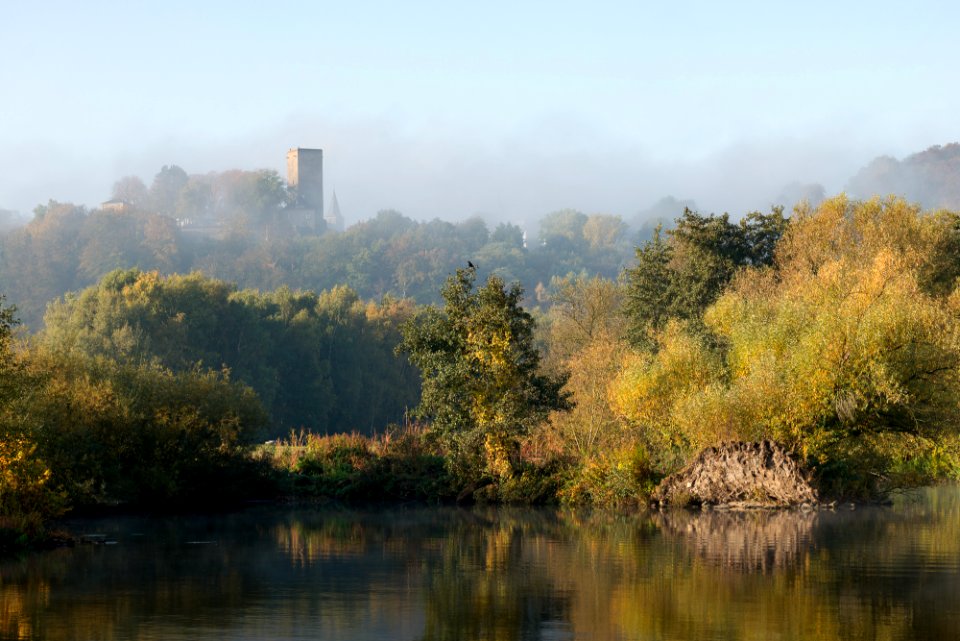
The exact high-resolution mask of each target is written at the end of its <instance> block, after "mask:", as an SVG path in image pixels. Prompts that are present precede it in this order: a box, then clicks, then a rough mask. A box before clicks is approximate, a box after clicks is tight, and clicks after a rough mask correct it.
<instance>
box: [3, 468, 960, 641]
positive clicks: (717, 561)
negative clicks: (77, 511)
mask: <svg viewBox="0 0 960 641" xmlns="http://www.w3.org/2000/svg"><path fill="white" fill-rule="evenodd" d="M69 525H70V527H71V528H72V530H73V531H74V532H76V533H78V534H83V535H85V536H86V538H87V539H88V540H90V541H91V543H87V544H83V545H78V546H76V547H73V548H64V549H59V550H53V551H50V552H43V553H36V554H30V555H27V556H24V557H22V558H18V559H12V560H7V561H3V562H0V636H2V638H4V639H50V640H58V639H97V640H113V639H143V640H147V639H184V640H186V639H190V640H198V639H275V640H287V639H356V640H363V639H391V640H393V639H397V640H403V639H431V640H432V639H578V640H580V639H593V640H606V639H651V640H654V639H656V640H659V639H664V640H666V639H676V640H692V639H704V640H708V639H715V640H721V639H722V640H740V639H756V640H758V641H760V640H763V641H770V640H793V639H823V640H828V639H829V640H833V639H858V640H860V639H862V640H874V639H884V640H891V641H892V640H900V639H902V640H904V641H906V640H911V641H922V640H926V639H930V640H934V639H935V640H937V641H941V640H949V639H960V488H958V487H955V486H946V487H940V488H931V489H926V490H922V491H920V492H917V493H913V494H909V495H904V496H900V497H897V498H896V500H895V502H894V505H893V506H892V507H858V508H856V509H850V508H849V507H846V506H844V507H840V508H838V509H836V510H834V511H830V510H820V511H816V512H793V511H791V512H745V513H743V512H741V513H728V512H719V511H712V512H697V513H688V512H671V513H638V514H618V513H614V512H605V511H582V510H541V509H519V508H496V509H494V508H477V509H458V508H448V507H433V508H422V507H421V508H406V509H399V508H391V509H377V510H345V509H330V508H303V507H298V508H284V507H275V506H273V507H255V508H250V509H246V510H243V511H240V512H235V513H229V514H220V515H212V516H189V517H187V516H180V517H145V516H127V517H123V518H109V519H97V520H76V521H72V522H70V524H69Z"/></svg>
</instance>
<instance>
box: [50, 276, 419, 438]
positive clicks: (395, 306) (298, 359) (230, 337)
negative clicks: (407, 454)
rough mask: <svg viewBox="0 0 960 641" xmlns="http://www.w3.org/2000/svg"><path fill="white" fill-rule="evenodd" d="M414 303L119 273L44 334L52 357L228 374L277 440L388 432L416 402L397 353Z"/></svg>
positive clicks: (57, 307) (59, 309) (70, 306)
mask: <svg viewBox="0 0 960 641" xmlns="http://www.w3.org/2000/svg"><path fill="white" fill-rule="evenodd" d="M412 312H413V308H412V305H411V304H410V303H409V301H396V300H391V299H385V300H383V301H382V302H381V303H379V304H374V303H363V302H361V301H360V300H359V298H358V297H357V295H356V294H355V293H354V292H353V291H351V290H350V289H348V288H346V287H337V288H334V289H333V290H331V291H328V292H323V293H320V294H315V293H312V292H294V291H291V290H289V289H286V288H282V289H279V290H277V291H274V292H271V293H268V294H260V293H258V292H254V291H249V290H244V291H241V290H238V289H237V288H236V286H234V285H231V284H228V283H225V282H223V281H219V280H214V279H211V278H207V277H205V276H203V275H201V274H199V273H193V274H189V275H186V276H180V275H174V276H169V277H163V276H160V275H159V274H157V273H156V272H141V271H139V270H136V269H134V270H128V271H114V272H111V273H109V274H108V275H107V276H105V277H104V278H103V279H102V280H101V281H100V283H99V284H98V285H97V286H95V287H90V288H87V289H86V290H83V291H82V292H79V293H78V294H75V295H69V296H67V297H66V298H65V299H64V300H62V301H58V302H55V303H53V304H52V305H51V306H50V308H49V310H48V312H47V315H46V329H45V330H44V331H43V332H42V334H41V335H40V337H39V340H40V342H41V343H42V344H43V345H45V346H46V347H47V348H48V349H49V350H52V351H58V352H64V353H69V354H76V355H81V356H83V357H97V358H100V357H103V358H107V359H110V360H112V361H116V362H118V363H124V364H129V365H137V364H140V363H149V364H156V365H159V366H162V367H164V368H168V369H170V370H172V371H176V372H187V371H191V370H193V369H194V368H201V369H212V370H214V371H220V370H224V369H225V370H227V371H229V372H230V375H231V377H232V378H233V380H236V381H239V382H243V383H245V384H247V385H249V386H250V387H252V388H253V389H254V390H255V391H256V393H257V394H258V396H259V397H260V400H261V401H262V402H263V404H264V406H265V407H266V409H267V411H268V412H269V414H270V417H271V419H272V423H273V431H272V433H271V436H276V435H279V434H284V433H286V432H287V431H288V430H289V429H291V428H297V427H301V426H309V427H310V428H311V429H313V430H316V431H319V432H341V431H351V430H360V431H363V432H365V433H372V432H373V431H376V430H379V429H383V427H385V426H386V425H387V424H388V423H391V422H394V423H399V422H402V420H403V417H404V413H405V411H406V409H407V408H408V407H412V406H413V405H415V404H416V402H417V394H418V385H417V376H416V374H415V372H414V371H413V370H412V369H411V368H410V366H409V365H408V364H407V363H406V362H405V361H403V360H399V359H396V358H395V357H394V355H393V348H394V346H395V345H396V343H397V342H398V341H399V337H400V335H399V325H400V324H401V323H402V322H403V321H404V320H406V319H407V318H408V317H410V315H411V314H412Z"/></svg>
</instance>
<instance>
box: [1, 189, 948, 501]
mask: <svg viewBox="0 0 960 641" xmlns="http://www.w3.org/2000/svg"><path fill="white" fill-rule="evenodd" d="M570 217H571V218H575V216H573V215H572V214H570ZM588 221H589V219H588ZM413 225H416V224H415V223H414V224H413ZM584 226H586V223H585V224H584ZM361 228H362V226H361ZM416 228H418V227H415V229H416ZM558 244H559V243H558ZM548 246H549V245H548ZM481 249H482V247H481ZM472 256H473V258H472V259H471V261H472V260H476V256H477V254H472ZM958 256H960V215H958V214H956V213H953V212H949V211H935V212H924V211H922V210H921V209H920V208H919V207H918V206H913V205H910V204H908V203H906V202H904V201H902V200H898V199H895V198H891V199H885V200H881V199H873V200H868V201H855V200H850V199H847V198H845V197H842V196H841V197H837V198H834V199H831V200H827V201H825V202H824V203H822V204H821V205H819V206H818V207H817V208H815V209H813V208H810V207H800V208H798V209H797V210H796V211H795V212H794V214H793V216H792V217H790V218H787V217H785V216H784V215H783V212H782V211H780V210H774V211H772V212H771V213H769V214H751V215H748V216H746V217H744V218H743V219H742V220H740V221H737V222H733V221H731V220H730V219H729V217H728V216H726V215H722V216H714V215H711V216H703V215H699V214H696V213H694V212H690V211H687V212H685V213H684V214H683V215H682V216H680V217H679V218H678V219H677V220H676V221H675V225H674V227H673V228H671V229H669V230H657V231H656V232H655V233H654V235H653V237H652V238H651V239H650V240H649V241H647V242H646V243H644V244H642V245H641V246H640V247H639V248H637V249H636V259H635V262H634V263H633V264H632V265H631V266H629V267H628V268H627V269H625V270H624V271H623V272H622V273H621V274H620V275H619V278H617V279H613V278H609V277H605V276H602V275H584V274H582V273H581V274H577V273H573V274H569V275H566V276H563V277H555V278H553V279H551V280H550V281H549V282H548V284H546V285H545V286H544V287H543V288H541V291H540V292H539V294H540V296H541V297H542V298H543V299H544V300H545V301H549V303H550V304H549V305H548V306H544V307H543V308H542V309H540V308H536V306H529V305H527V304H526V301H528V300H529V299H527V298H525V297H524V296H525V295H524V291H523V289H522V288H521V287H520V286H519V285H518V284H512V285H511V284H509V283H508V281H506V280H505V279H503V278H501V277H500V276H498V275H497V274H490V275H487V276H486V277H484V276H483V275H482V274H480V273H479V270H478V269H477V268H476V267H474V266H472V265H469V264H468V266H466V267H463V266H461V267H460V268H459V269H457V270H456V272H455V273H453V274H451V275H448V277H447V279H446V282H445V284H444V286H443V287H442V288H441V289H440V291H439V299H440V303H439V304H434V305H428V306H416V305H414V304H413V303H412V302H411V301H409V300H400V299H392V298H389V297H386V298H383V299H381V300H380V302H379V303H364V302H361V297H360V296H359V295H358V294H357V293H356V292H354V291H352V290H350V289H347V288H344V287H339V288H334V289H331V290H329V291H326V292H324V293H320V294H313V293H309V292H303V291H293V290H289V289H278V290H276V291H273V292H272V293H266V294H264V293H259V292H256V291H253V290H242V289H239V288H237V287H236V286H234V285H230V284H227V283H225V282H223V281H218V280H215V279H211V278H209V277H207V276H203V275H200V274H191V275H187V276H163V275H160V274H159V273H156V272H144V271H140V270H129V271H115V272H111V273H110V274H109V275H108V276H106V277H105V278H103V279H102V280H101V281H100V282H99V284H98V285H97V286H95V287H91V288H89V289H87V290H85V291H82V292H80V293H78V294H74V295H69V296H67V297H66V298H64V299H63V300H61V301H59V302H57V303H55V304H53V305H51V306H50V308H49V311H48V313H47V318H46V328H45V329H44V331H43V332H41V333H40V334H39V335H38V336H36V337H34V338H32V339H31V340H30V341H29V342H28V343H26V344H23V345H21V346H20V347H19V348H18V347H16V346H15V344H14V342H13V340H14V339H13V324H14V323H13V313H12V311H11V310H10V309H9V308H5V310H4V312H3V317H2V320H3V322H2V323H0V329H2V332H0V339H2V340H0V348H2V349H0V356H2V359H0V364H2V367H3V368H4V372H3V376H2V377H0V380H2V381H3V382H4V387H3V388H2V390H0V392H2V394H3V398H2V399H0V400H2V408H3V420H2V423H0V426H2V428H3V430H4V432H3V433H4V435H5V436H4V438H3V439H2V440H3V443H4V445H3V446H4V448H5V449H4V450H3V452H0V455H2V456H4V457H5V459H4V460H5V463H6V464H5V467H4V470H6V472H5V475H4V476H3V477H2V478H3V482H4V483H5V484H6V485H5V486H4V487H3V488H0V497H5V498H3V499H2V500H4V501H7V503H6V504H5V507H3V510H4V511H3V513H4V514H8V515H9V514H17V511H16V506H18V505H19V506H21V507H22V506H43V505H49V506H50V508H49V509H48V510H47V512H51V511H52V512H55V511H56V510H55V509H54V508H55V507H56V506H57V505H59V504H60V503H59V502H60V501H64V502H70V503H72V504H77V503H82V502H84V501H87V502H89V501H94V500H112V501H117V500H121V501H143V500H148V501H154V500H161V499H162V500H166V501H177V500H178V497H179V498H180V499H182V498H183V497H191V496H202V495H204V492H202V491H200V490H203V489H206V490H210V489H211V488H215V487H222V482H221V481H217V480H216V479H221V478H228V479H232V480H231V481H230V483H229V487H230V488H231V489H234V490H236V491H237V492H241V493H242V492H244V491H247V492H255V491H259V492H265V493H268V494H269V493H270V492H274V493H276V492H282V493H285V494H293V495H307V496H314V497H316V496H321V497H327V498H330V497H336V498H342V499H348V500H368V499H378V500H397V499H400V500H411V499H416V500H434V501H436V500H453V499H459V500H492V501H509V502H540V501H566V502H571V503H584V502H586V503H593V504H600V505H611V504H620V503H631V502H634V503H635V502H638V501H642V500H643V497H644V496H646V494H647V493H648V492H649V490H650V489H651V488H652V487H653V485H654V484H655V483H656V482H657V481H658V480H659V479H660V478H662V477H663V476H664V475H665V474H667V473H669V472H671V471H673V470H675V469H677V468H678V467H679V466H681V465H683V464H684V463H685V462H686V461H688V460H689V459H690V457H691V456H692V455H694V454H695V453H696V452H697V451H699V450H700V449H701V448H703V447H705V446H708V445H711V444H714V443H717V442H718V441H721V440H727V439H744V440H756V439H762V438H770V439H774V440H777V441H780V442H781V443H783V444H785V445H786V446H787V447H789V448H791V449H792V450H793V451H795V452H796V453H797V455H798V456H799V457H800V458H802V459H803V461H804V462H805V463H806V464H807V465H809V466H810V468H811V469H812V470H813V472H814V474H815V475H816V480H817V481H818V483H819V485H820V487H821V488H822V491H823V492H824V493H825V494H826V495H828V496H835V497H859V498H864V497H876V496H878V495H880V494H882V493H884V492H886V491H889V490H890V489H892V488H896V487H906V486H912V485H917V484H922V483H926V482H930V481H931V480H934V479H938V478H945V477H956V476H958V475H960V440H958V435H960V405H958V404H957V400H956V399H957V398H960V376H958V375H960V342H958V340H957V337H958V336H960V302H958V301H960V287H958V278H960V260H958V259H957V257H958ZM535 297H536V294H535V295H534V300H535ZM395 350H399V351H395ZM405 359H409V363H408V362H407V361H406V360H405ZM410 363H412V364H413V366H415V367H416V369H417V370H418V371H419V374H420V377H419V378H418V377H417V375H416V370H414V369H412V366H411V364H410ZM421 380H422V392H419V391H418V390H419V387H418V385H419V383H420V381H421ZM75 417H79V418H75ZM404 418H406V419H407V420H406V425H407V427H406V428H405V429H401V428H396V427H394V428H388V426H387V424H388V423H390V422H399V421H400V420H402V419H404ZM301 425H302V426H303V427H305V428H306V429H307V431H305V432H299V433H295V434H294V435H293V436H292V437H291V438H288V439H284V440H281V441H280V442H278V443H275V444H273V445H267V446H260V447H258V448H256V449H251V447H250V446H251V445H252V444H253V443H255V442H257V441H258V440H260V441H262V440H263V439H264V438H266V437H267V436H270V435H275V434H277V433H278V431H284V430H288V429H289V428H290V427H298V426H301ZM369 428H372V429H373V430H375V431H377V433H378V435H377V436H376V437H374V438H368V437H364V436H360V435H354V436H343V435H337V436H322V435H320V434H322V433H324V432H328V431H339V430H368V429H369ZM271 429H272V430H274V431H273V432H272V434H271V432H270V430H271ZM258 466H260V467H258ZM257 470H259V471H257ZM244 479H246V481H244ZM245 483H246V484H247V485H245ZM244 487H247V488H257V489H256V490H253V489H248V490H243V489H242V488H244ZM44 501H46V503H44ZM11 506H13V507H11ZM25 513H26V514H31V513H32V512H30V511H29V510H27V511H26V512H25ZM21 516H22V515H21ZM23 518H27V517H23Z"/></svg>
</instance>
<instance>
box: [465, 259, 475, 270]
mask: <svg viewBox="0 0 960 641" xmlns="http://www.w3.org/2000/svg"><path fill="white" fill-rule="evenodd" d="M467 267H469V268H470V269H476V268H477V266H476V265H474V264H473V263H471V262H470V261H469V260H468V261H467Z"/></svg>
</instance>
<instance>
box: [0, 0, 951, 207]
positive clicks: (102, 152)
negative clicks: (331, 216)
mask: <svg viewBox="0 0 960 641" xmlns="http://www.w3.org/2000/svg"><path fill="white" fill-rule="evenodd" d="M131 4H132V5H133V6H127V3H121V2H96V1H86V2H72V1H71V2H42V1H40V2H36V3H26V2H14V1H13V0H0V96H2V97H0V207H6V208H15V209H19V210H21V211H29V209H31V208H32V207H33V206H34V205H35V204H37V203H39V202H44V201H46V199H47V198H51V197H52V198H56V199H59V200H71V201H75V202H80V203H85V204H88V205H95V204H96V203H97V202H99V201H100V200H103V199H105V198H107V197H108V196H109V195H110V189H111V185H112V183H113V181H114V180H115V179H116V178H118V177H120V176H122V175H126V174H136V175H139V176H141V177H142V178H143V179H144V180H145V181H146V182H147V183H148V184H149V182H150V180H151V178H152V176H153V174H154V173H156V171H157V170H158V169H159V167H160V166H161V165H163V164H170V163H175V164H179V165H181V166H182V167H184V169H186V170H187V171H188V172H191V173H193V172H198V173H201V172H207V171H219V170H224V169H229V168H233V167H240V168H248V169H253V168H260V167H267V168H273V169H278V170H280V169H282V167H283V161H284V154H285V152H286V149H287V148H288V147H292V146H303V147H322V148H324V150H325V152H326V163H327V185H328V191H329V188H330V187H332V188H336V189H337V193H338V197H339V198H340V201H341V203H342V204H343V208H344V210H345V213H346V214H347V215H348V218H352V219H358V218H365V217H368V216H370V215H372V214H373V213H375V212H376V210H377V209H380V208H386V207H394V208H397V209H400V210H401V211H404V213H407V214H409V215H412V216H414V217H417V218H425V217H432V216H437V215H443V216H447V217H452V218H461V217H463V216H466V215H469V214H471V213H474V212H484V213H487V214H489V215H491V217H493V218H498V219H505V218H510V219H517V218H525V217H533V218H536V217H539V216H541V215H542V214H544V213H547V212H548V211H551V210H553V209H557V208H560V207H566V206H570V207H577V208H580V209H582V210H584V211H587V212H594V211H606V212H609V213H617V214H621V215H623V216H625V217H630V216H632V215H633V214H634V213H635V212H636V211H638V210H640V209H643V208H645V207H647V206H648V205H650V204H651V203H652V202H653V201H654V200H656V199H658V198H659V197H661V196H664V195H667V194H672V195H674V196H677V197H678V198H693V199H695V200H696V201H697V202H698V203H699V204H700V205H701V208H702V209H704V210H723V209H729V210H730V211H731V212H732V213H739V210H742V209H746V208H755V207H766V206H767V205H768V204H769V202H770V200H771V199H772V198H773V197H774V196H775V195H776V194H777V193H778V191H779V190H780V188H781V187H782V186H783V185H784V184H786V183H787V182H790V181H791V180H799V181H802V182H820V183H823V184H824V185H825V186H826V187H827V189H828V191H831V192H832V191H837V190H839V189H841V188H842V187H843V184H844V182H845V181H846V179H847V178H849V177H850V175H851V174H852V173H853V172H855V171H856V170H857V169H858V168H859V167H860V166H862V165H864V164H865V163H866V162H868V161H869V160H870V159H871V158H873V157H874V156H876V155H878V154H891V155H895V156H898V157H899V156H903V155H905V154H908V153H911V152H915V151H920V150H922V149H924V148H926V147H928V146H930V145H933V144H944V143H947V142H952V141H956V140H958V139H960V119H958V117H957V115H958V114H960V82H958V80H960V74H958V71H957V69H958V63H960V54H958V53H957V47H956V45H955V41H956V35H957V29H958V27H960V20H958V18H960V9H958V5H957V4H956V3H951V2H914V3H910V4H908V3H905V2H896V3H894V2H869V3H868V2H856V3H854V2H848V3H839V2H833V3H827V2H804V3H790V4H783V3H774V2H769V1H768V2H728V3H718V2H683V3H680V2H678V3H672V4H669V3H665V2H657V3H642V2H633V3H628V2H609V1H608V2H592V3H589V4H588V3H586V2H557V1H554V2H526V3H511V2H499V1H486V2H471V3H458V2H451V1H449V0H448V1H447V2H417V1H408V2H359V1H354V2H350V1H343V2H337V3H331V2H291V1H287V2H284V1H275V2H269V3H267V2H262V1H261V2H236V1H234V2H202V3H201V2H196V0H194V1H192V2H180V1H176V0H168V1H165V2H156V3H155V2H149V3H146V2H141V3H131ZM197 5H202V6H201V8H197Z"/></svg>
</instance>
